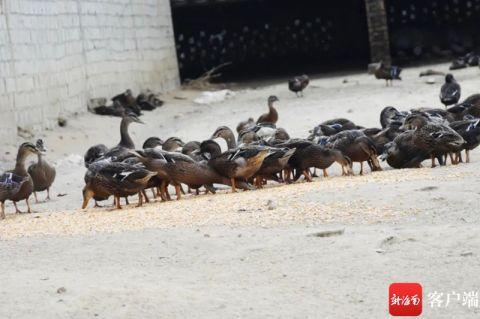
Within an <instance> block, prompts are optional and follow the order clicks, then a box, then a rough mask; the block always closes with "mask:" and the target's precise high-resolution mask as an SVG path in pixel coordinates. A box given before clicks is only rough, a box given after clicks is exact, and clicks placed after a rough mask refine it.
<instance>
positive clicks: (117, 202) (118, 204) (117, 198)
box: [113, 196, 122, 209]
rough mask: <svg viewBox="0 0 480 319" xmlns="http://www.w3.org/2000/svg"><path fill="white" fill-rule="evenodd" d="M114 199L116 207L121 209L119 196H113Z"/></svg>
mask: <svg viewBox="0 0 480 319" xmlns="http://www.w3.org/2000/svg"><path fill="white" fill-rule="evenodd" d="M113 200H114V205H115V207H116V208H117V209H122V205H121V204H120V197H117V196H115V198H114V199H113Z"/></svg>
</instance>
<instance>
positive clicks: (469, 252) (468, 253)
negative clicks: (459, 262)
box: [460, 251, 473, 257]
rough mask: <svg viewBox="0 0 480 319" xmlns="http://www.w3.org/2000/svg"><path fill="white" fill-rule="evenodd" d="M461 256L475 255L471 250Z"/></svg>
mask: <svg viewBox="0 0 480 319" xmlns="http://www.w3.org/2000/svg"><path fill="white" fill-rule="evenodd" d="M460 256H462V257H468V256H473V253H472V252H471V251H466V252H464V253H461V254H460Z"/></svg>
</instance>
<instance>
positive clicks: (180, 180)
mask: <svg viewBox="0 0 480 319" xmlns="http://www.w3.org/2000/svg"><path fill="white" fill-rule="evenodd" d="M217 145H218V144H217ZM135 153H136V156H137V157H138V158H139V159H140V161H141V162H142V163H143V164H144V165H145V167H146V168H147V169H149V170H152V171H154V172H156V173H157V177H158V178H160V179H161V180H162V181H163V184H162V188H161V189H162V192H163V193H165V192H166V185H167V184H168V183H172V184H173V185H174V186H175V191H176V195H177V199H178V200H180V199H181V193H182V192H181V189H180V184H186V185H188V186H189V187H190V188H193V189H198V188H200V187H202V186H204V187H205V188H206V189H207V190H209V191H211V192H212V193H215V188H214V186H213V184H224V185H229V186H230V185H231V181H230V179H228V178H226V177H224V176H222V175H220V174H219V173H218V172H217V171H216V170H214V169H213V168H212V167H211V166H210V165H208V162H207V161H206V160H205V161H195V160H193V159H192V158H190V157H189V156H187V155H184V154H181V153H176V152H165V151H158V150H144V151H136V152H135ZM242 187H243V184H242ZM163 198H167V196H163V197H162V199H163Z"/></svg>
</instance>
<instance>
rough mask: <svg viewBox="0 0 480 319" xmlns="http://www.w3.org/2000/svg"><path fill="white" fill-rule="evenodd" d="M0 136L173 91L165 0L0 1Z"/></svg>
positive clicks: (173, 56) (171, 39) (170, 35)
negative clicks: (141, 94)
mask: <svg viewBox="0 0 480 319" xmlns="http://www.w3.org/2000/svg"><path fill="white" fill-rule="evenodd" d="M0 6H1V8H0V138H13V137H14V136H16V132H17V126H20V127H23V128H27V129H31V130H33V131H39V130H41V129H44V128H48V127H53V126H54V125H56V124H55V123H56V120H57V118H58V116H60V115H61V116H68V115H69V114H72V113H73V112H85V111H86V108H87V106H86V105H87V101H88V99H90V98H94V97H111V96H113V95H114V94H116V93H119V92H122V91H124V90H125V89H127V88H131V89H132V90H134V92H138V91H139V90H140V89H146V88H149V89H152V90H154V91H159V92H164V91H167V90H171V89H173V88H175V87H176V86H178V84H179V78H178V67H177V60H176V54H175V43H174V37H173V28H172V21H171V10H170V2H169V0H0Z"/></svg>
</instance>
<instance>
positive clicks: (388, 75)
mask: <svg viewBox="0 0 480 319" xmlns="http://www.w3.org/2000/svg"><path fill="white" fill-rule="evenodd" d="M369 73H370V74H372V73H373V74H374V75H375V78H376V79H378V80H385V81H386V86H389V83H390V86H393V80H402V78H401V77H400V73H402V69H401V68H399V67H398V66H388V65H385V64H384V63H383V62H382V61H380V62H379V63H378V64H377V65H376V67H375V68H373V69H370V68H369Z"/></svg>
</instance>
